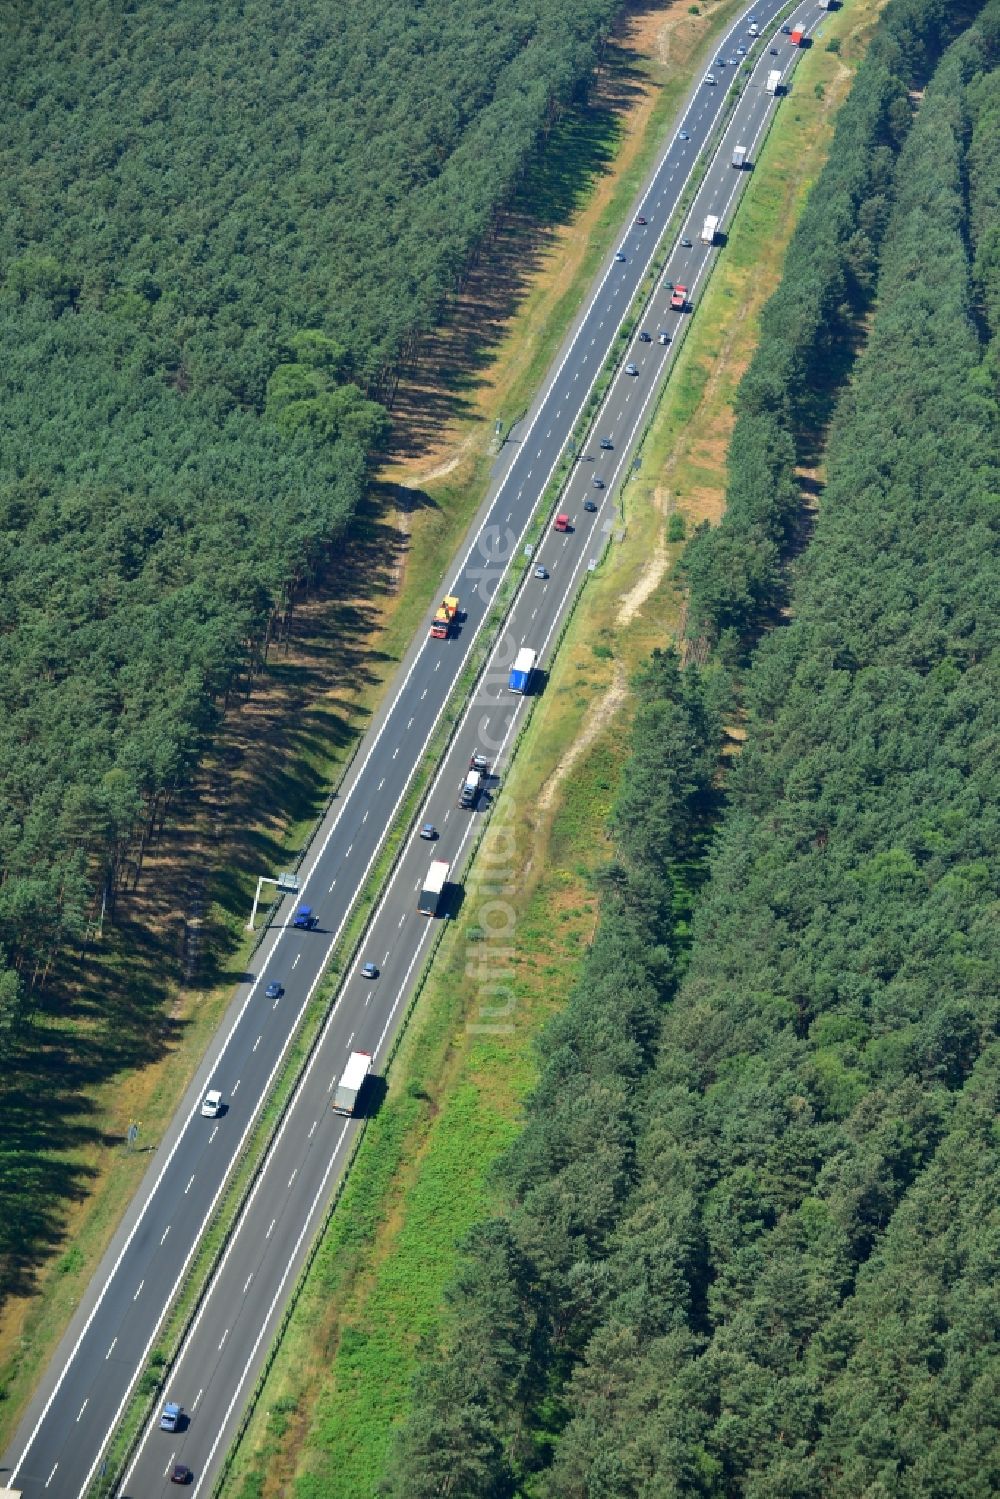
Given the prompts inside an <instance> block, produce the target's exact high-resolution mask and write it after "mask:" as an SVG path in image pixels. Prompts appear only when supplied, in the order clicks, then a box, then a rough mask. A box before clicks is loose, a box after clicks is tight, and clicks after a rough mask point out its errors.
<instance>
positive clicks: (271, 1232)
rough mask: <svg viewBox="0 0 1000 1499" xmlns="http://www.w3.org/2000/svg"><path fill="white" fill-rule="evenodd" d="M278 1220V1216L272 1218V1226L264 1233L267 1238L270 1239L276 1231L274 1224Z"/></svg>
mask: <svg viewBox="0 0 1000 1499" xmlns="http://www.w3.org/2000/svg"><path fill="white" fill-rule="evenodd" d="M277 1221H278V1220H277V1218H272V1219H271V1226H270V1228H269V1229H268V1231H267V1233H266V1234H265V1235H264V1238H265V1239H269V1238H270V1237H271V1235H272V1234H273V1233H274V1225H275V1224H276V1223H277Z"/></svg>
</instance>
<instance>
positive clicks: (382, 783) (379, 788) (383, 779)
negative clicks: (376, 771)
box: [375, 776, 385, 791]
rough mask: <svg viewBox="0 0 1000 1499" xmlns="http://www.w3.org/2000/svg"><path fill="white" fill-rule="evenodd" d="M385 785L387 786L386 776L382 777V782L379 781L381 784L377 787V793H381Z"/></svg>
mask: <svg viewBox="0 0 1000 1499" xmlns="http://www.w3.org/2000/svg"><path fill="white" fill-rule="evenodd" d="M384 785H385V776H383V777H382V779H381V780H380V781H379V783H378V786H377V787H376V788H375V789H376V790H377V791H381V790H382V787H383V786H384Z"/></svg>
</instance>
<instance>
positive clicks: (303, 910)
mask: <svg viewBox="0 0 1000 1499" xmlns="http://www.w3.org/2000/svg"><path fill="white" fill-rule="evenodd" d="M318 925H319V917H318V916H317V915H316V913H315V911H314V910H313V908H312V906H299V909H298V910H297V911H296V913H295V915H294V916H293V917H292V926H297V927H300V928H301V929H302V930H303V931H305V932H311V931H312V930H313V928H314V927H317V926H318Z"/></svg>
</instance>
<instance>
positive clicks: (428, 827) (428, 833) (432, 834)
mask: <svg viewBox="0 0 1000 1499" xmlns="http://www.w3.org/2000/svg"><path fill="white" fill-rule="evenodd" d="M437 835H438V830H437V828H436V827H435V826H434V824H433V823H432V822H425V823H424V825H423V827H422V828H421V829H420V836H421V838H426V839H427V841H428V843H433V842H434V839H435V838H436V837H437Z"/></svg>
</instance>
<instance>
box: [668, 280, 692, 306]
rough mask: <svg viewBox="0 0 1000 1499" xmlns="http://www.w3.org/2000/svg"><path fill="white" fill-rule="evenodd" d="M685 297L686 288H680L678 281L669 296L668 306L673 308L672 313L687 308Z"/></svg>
mask: <svg viewBox="0 0 1000 1499" xmlns="http://www.w3.org/2000/svg"><path fill="white" fill-rule="evenodd" d="M687 297H688V289H687V287H686V286H681V284H680V282H679V281H678V283H677V285H676V286H675V287H674V289H673V292H672V293H671V296H670V306H671V307H672V308H673V310H674V312H683V311H684V309H685V307H686V306H687Z"/></svg>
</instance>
